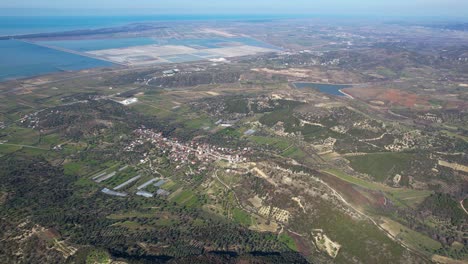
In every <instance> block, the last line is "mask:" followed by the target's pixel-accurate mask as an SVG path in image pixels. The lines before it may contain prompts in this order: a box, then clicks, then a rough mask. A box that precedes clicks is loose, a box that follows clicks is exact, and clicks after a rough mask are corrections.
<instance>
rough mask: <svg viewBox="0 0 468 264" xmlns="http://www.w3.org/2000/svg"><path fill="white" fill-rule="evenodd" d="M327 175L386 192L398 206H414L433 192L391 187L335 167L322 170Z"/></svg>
mask: <svg viewBox="0 0 468 264" xmlns="http://www.w3.org/2000/svg"><path fill="white" fill-rule="evenodd" d="M322 172H325V173H327V174H329V175H333V176H335V177H338V178H340V179H342V180H344V181H347V182H349V183H352V184H355V185H357V186H361V187H364V188H366V189H369V190H374V191H383V192H385V193H386V196H387V198H389V199H391V200H392V201H393V202H394V203H395V204H396V205H400V206H415V205H417V204H419V203H420V202H422V201H423V200H424V199H425V198H426V197H428V196H429V195H431V193H433V192H432V191H425V190H424V191H422V190H412V189H406V188H392V187H389V186H387V185H384V184H381V183H376V182H370V181H366V180H363V179H360V178H357V177H353V176H351V175H348V174H346V173H344V172H342V171H339V170H336V169H327V170H323V171H322Z"/></svg>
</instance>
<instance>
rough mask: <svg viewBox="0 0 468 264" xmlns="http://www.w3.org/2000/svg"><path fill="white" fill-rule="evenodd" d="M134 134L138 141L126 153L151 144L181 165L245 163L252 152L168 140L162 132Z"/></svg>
mask: <svg viewBox="0 0 468 264" xmlns="http://www.w3.org/2000/svg"><path fill="white" fill-rule="evenodd" d="M134 134H135V135H136V136H137V139H135V140H134V141H133V142H132V143H130V145H128V146H127V147H126V148H125V151H134V149H135V147H136V146H138V145H142V144H144V143H145V142H150V143H151V144H153V145H155V146H156V147H158V148H159V149H161V150H162V151H163V153H165V154H167V156H168V158H169V159H170V160H171V161H174V162H178V163H181V164H192V165H195V164H204V165H209V163H211V162H213V161H217V160H226V161H228V162H230V163H237V162H243V161H246V160H247V158H245V155H246V154H249V153H251V151H252V150H251V149H250V148H238V149H232V148H225V147H216V146H212V145H210V144H207V143H200V142H196V141H191V142H188V143H185V142H180V141H179V140H177V139H175V138H172V139H170V138H166V137H164V136H163V134H162V133H161V132H154V131H152V130H150V129H137V130H135V131H134ZM144 156H147V154H144Z"/></svg>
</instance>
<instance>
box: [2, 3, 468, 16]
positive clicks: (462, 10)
mask: <svg viewBox="0 0 468 264" xmlns="http://www.w3.org/2000/svg"><path fill="white" fill-rule="evenodd" d="M2 9H3V10H4V11H5V10H13V9H14V10H16V11H17V12H21V9H23V10H29V11H28V12H32V13H34V11H37V12H43V11H44V10H50V9H61V10H62V11H63V12H68V13H73V11H75V12H77V13H80V12H78V10H82V9H87V10H88V11H91V10H93V12H97V13H99V12H101V13H102V14H105V13H106V12H110V13H112V14H113V13H119V14H127V13H128V14H136V13H141V14H163V13H165V14H324V15H376V16H380V15H382V16H457V17H468V0H1V1H0V10H2ZM18 10H19V11H18ZM110 13H109V14H110ZM3 15H4V14H3Z"/></svg>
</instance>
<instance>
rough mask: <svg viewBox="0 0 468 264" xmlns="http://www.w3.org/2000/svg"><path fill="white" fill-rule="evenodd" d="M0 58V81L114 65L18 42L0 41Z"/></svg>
mask: <svg viewBox="0 0 468 264" xmlns="http://www.w3.org/2000/svg"><path fill="white" fill-rule="evenodd" d="M0 58H1V60H0V81H7V80H13V79H19V78H27V77H32V76H37V75H42V74H48V73H54V72H60V71H75V70H83V69H88V68H96V67H109V66H113V65H114V64H112V63H110V62H107V61H102V60H98V59H94V58H89V57H84V56H80V55H77V54H72V53H67V52H62V51H58V50H54V49H49V48H46V47H41V46H38V45H34V44H31V43H26V42H23V41H18V40H1V41H0Z"/></svg>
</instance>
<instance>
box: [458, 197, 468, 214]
mask: <svg viewBox="0 0 468 264" xmlns="http://www.w3.org/2000/svg"><path fill="white" fill-rule="evenodd" d="M463 201H464V199H463V200H461V201H460V206H461V208H462V209H463V211H465V213H466V214H468V211H467V210H466V208H465V206H463Z"/></svg>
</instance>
